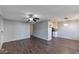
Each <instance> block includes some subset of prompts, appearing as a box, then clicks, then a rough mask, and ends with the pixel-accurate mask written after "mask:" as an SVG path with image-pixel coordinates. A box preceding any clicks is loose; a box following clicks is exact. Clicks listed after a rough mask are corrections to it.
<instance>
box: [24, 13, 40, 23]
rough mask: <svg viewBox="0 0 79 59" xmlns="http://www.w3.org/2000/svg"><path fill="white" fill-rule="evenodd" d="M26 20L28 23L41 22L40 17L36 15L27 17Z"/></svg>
mask: <svg viewBox="0 0 79 59" xmlns="http://www.w3.org/2000/svg"><path fill="white" fill-rule="evenodd" d="M25 18H26V19H27V20H26V23H37V22H38V21H39V17H38V16H37V15H34V14H29V15H26V17H25Z"/></svg>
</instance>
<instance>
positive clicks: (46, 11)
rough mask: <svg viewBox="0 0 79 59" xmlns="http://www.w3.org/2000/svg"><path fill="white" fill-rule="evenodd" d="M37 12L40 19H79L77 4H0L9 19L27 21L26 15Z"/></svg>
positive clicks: (2, 11)
mask: <svg viewBox="0 0 79 59" xmlns="http://www.w3.org/2000/svg"><path fill="white" fill-rule="evenodd" d="M28 13H32V14H36V15H38V17H40V20H41V21H42V20H47V19H48V20H50V19H52V17H53V16H54V17H56V18H57V20H59V21H61V20H63V19H64V17H68V20H75V19H79V6H77V5H0V15H2V16H3V17H4V18H6V19H9V20H19V21H26V19H24V17H25V15H26V14H28Z"/></svg>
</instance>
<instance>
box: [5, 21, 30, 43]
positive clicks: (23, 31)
mask: <svg viewBox="0 0 79 59" xmlns="http://www.w3.org/2000/svg"><path fill="white" fill-rule="evenodd" d="M24 38H30V25H29V24H27V23H23V22H18V21H10V20H4V42H8V41H14V40H20V39H24Z"/></svg>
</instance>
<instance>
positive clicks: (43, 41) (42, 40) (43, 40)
mask: <svg viewBox="0 0 79 59" xmlns="http://www.w3.org/2000/svg"><path fill="white" fill-rule="evenodd" d="M31 37H34V38H36V39H39V41H41V42H42V43H44V44H48V42H49V41H48V40H45V39H42V38H39V37H36V36H34V35H32V36H31Z"/></svg>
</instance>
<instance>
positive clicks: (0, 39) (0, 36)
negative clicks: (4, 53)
mask: <svg viewBox="0 0 79 59" xmlns="http://www.w3.org/2000/svg"><path fill="white" fill-rule="evenodd" d="M3 39H4V25H3V19H2V17H1V16H0V49H1V47H2V44H3Z"/></svg>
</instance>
